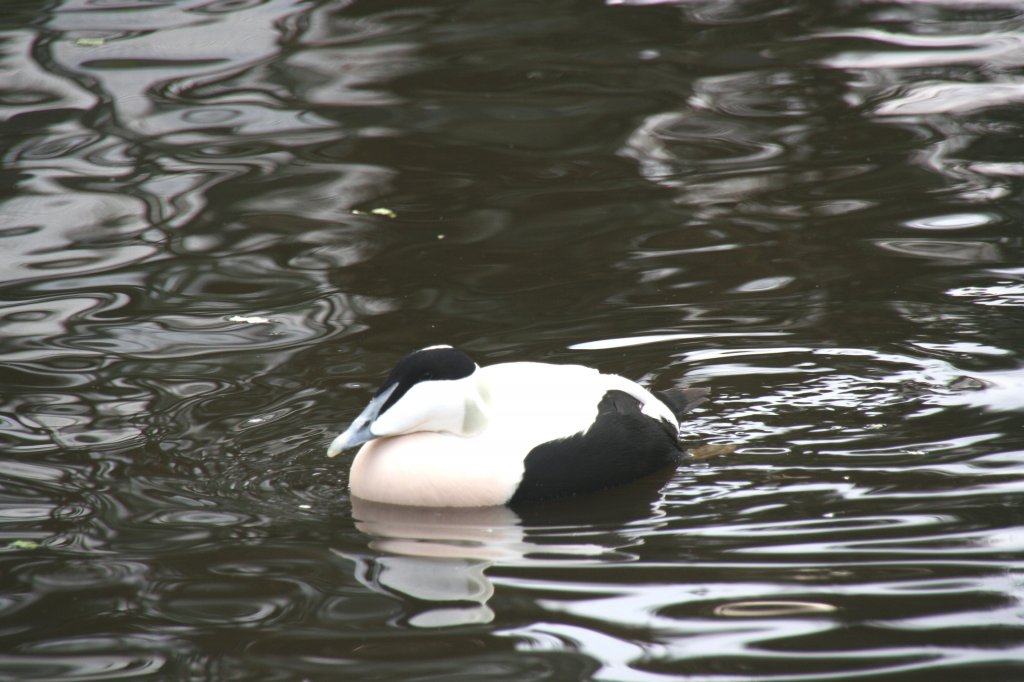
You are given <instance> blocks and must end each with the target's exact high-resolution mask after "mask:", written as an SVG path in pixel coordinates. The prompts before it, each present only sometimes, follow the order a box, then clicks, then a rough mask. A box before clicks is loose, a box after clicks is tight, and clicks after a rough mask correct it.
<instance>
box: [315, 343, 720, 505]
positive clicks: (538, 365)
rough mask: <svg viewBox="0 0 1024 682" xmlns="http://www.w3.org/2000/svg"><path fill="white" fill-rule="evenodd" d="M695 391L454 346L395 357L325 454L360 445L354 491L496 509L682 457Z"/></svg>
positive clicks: (383, 499) (592, 486)
mask: <svg viewBox="0 0 1024 682" xmlns="http://www.w3.org/2000/svg"><path fill="white" fill-rule="evenodd" d="M707 395H708V391H707V390H706V389H703V388H677V389H671V390H669V391H650V390H648V389H646V388H644V387H643V386H641V385H640V384H638V383H636V382H634V381H631V380H629V379H626V378H625V377H622V376H619V375H616V374H604V373H602V372H600V371H598V370H596V369H593V368H591V367H587V366H584V365H575V364H551V363H544V362H503V363H498V364H492V365H487V366H485V367H480V366H479V365H477V364H476V362H474V361H473V360H472V359H471V358H470V357H469V356H468V355H467V354H466V353H464V352H463V351H461V350H458V349H457V348H454V347H452V346H450V345H434V346H428V347H426V348H422V349H420V350H416V351H413V352H412V353H409V354H408V355H406V356H405V357H403V358H402V359H401V360H399V362H398V363H397V364H396V365H395V367H394V368H393V369H392V370H391V372H390V373H389V374H388V375H387V377H386V378H385V379H384V382H383V383H382V384H381V386H380V388H378V389H377V391H376V392H375V393H374V394H373V397H372V398H371V399H370V401H369V403H368V404H367V405H366V407H365V408H364V409H363V410H362V412H360V413H359V415H358V416H357V417H356V418H355V419H354V420H353V421H352V422H351V424H350V425H349V426H348V428H346V429H345V431H344V432H342V433H341V434H339V435H338V436H337V437H336V438H334V440H333V441H331V443H330V445H329V447H328V448H327V456H328V457H335V456H337V455H339V454H341V453H342V452H344V451H346V450H350V449H352V448H355V447H357V446H359V450H358V452H357V453H356V455H355V458H354V459H353V460H352V465H351V469H350V473H349V489H350V492H351V494H352V496H353V497H355V498H359V499H363V500H368V501H371V502H379V503H384V504H396V505H406V506H416V507H492V506H500V505H517V504H520V503H526V502H532V501H536V500H544V499H550V498H559V497H568V496H573V495H581V494H589V493H595V492H597V491H599V490H602V489H606V488H611V487H613V486H616V485H620V484H625V483H627V482H630V481H633V480H636V479H639V478H642V477H645V476H648V475H650V474H653V473H655V472H657V471H659V470H662V469H666V468H667V467H670V466H677V465H678V464H679V463H681V462H682V461H683V459H684V457H685V451H684V449H683V447H682V445H681V443H680V438H679V429H680V421H681V419H682V417H683V415H684V414H685V413H687V412H689V411H690V410H691V409H693V408H694V407H696V406H697V405H699V404H700V403H702V402H703V401H704V400H705V399H706V397H707Z"/></svg>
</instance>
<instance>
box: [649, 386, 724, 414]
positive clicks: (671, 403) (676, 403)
mask: <svg viewBox="0 0 1024 682" xmlns="http://www.w3.org/2000/svg"><path fill="white" fill-rule="evenodd" d="M710 393H711V391H710V390H708V389H706V388H670V389H669V390H667V391H654V395H656V396H657V397H658V398H659V399H660V400H661V401H662V402H663V403H665V404H666V405H668V407H669V409H671V410H672V413H673V414H674V415H675V416H676V417H677V418H679V419H682V418H683V415H684V414H686V413H687V412H689V411H690V410H692V409H693V408H695V407H697V406H698V405H700V404H701V403H702V402H704V401H705V400H707V399H708V394H710Z"/></svg>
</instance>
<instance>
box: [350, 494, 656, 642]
mask: <svg viewBox="0 0 1024 682" xmlns="http://www.w3.org/2000/svg"><path fill="white" fill-rule="evenodd" d="M650 483H651V482H649V481H646V480H645V481H641V482H638V484H636V485H628V486H623V487H621V488H619V489H617V490H615V491H614V492H612V493H611V494H609V495H608V497H607V499H602V500H601V502H602V504H598V501H597V500H596V499H595V500H592V501H591V500H582V501H581V503H582V504H581V505H568V506H567V505H560V506H559V505H556V504H554V503H552V504H540V505H529V509H526V510H524V513H523V514H520V513H516V512H514V511H513V510H512V509H510V508H509V507H505V506H498V507H475V508H447V509H445V508H437V507H433V508H423V507H410V506H403V505H392V504H380V503H377V502H368V501H367V500H361V499H359V498H357V497H353V498H352V516H353V518H354V519H355V526H356V528H357V529H359V530H360V531H361V532H363V533H365V534H366V535H367V536H369V537H370V541H369V543H368V545H369V548H370V549H371V550H373V552H372V553H371V554H366V553H354V552H351V550H349V551H348V552H345V553H344V555H345V556H346V557H348V558H349V559H350V560H352V561H354V562H355V563H356V566H357V569H356V577H357V578H358V579H359V580H360V582H362V583H363V584H364V585H366V586H367V587H369V588H371V589H372V590H374V591H375V592H381V593H386V594H390V595H392V596H395V597H398V598H399V599H400V600H401V601H402V602H403V604H404V606H405V609H406V610H407V612H408V614H407V615H406V617H405V620H406V621H407V622H408V623H409V624H410V625H413V626H415V627H444V626H451V625H462V624H469V623H486V622H490V621H491V620H492V619H493V618H494V612H493V611H492V610H491V608H490V606H489V605H488V602H489V600H490V599H491V597H492V596H493V595H494V584H493V583H492V581H491V579H490V578H489V577H488V576H487V575H486V571H487V569H489V568H490V567H491V566H493V565H495V564H497V565H501V566H512V565H519V566H534V567H536V566H556V567H565V566H566V565H578V564H581V563H585V564H592V563H601V564H603V563H608V562H618V561H630V560H633V559H635V557H634V556H633V555H632V554H631V553H629V552H628V551H625V548H626V547H628V546H630V545H634V544H639V543H642V542H643V535H644V534H645V533H647V532H649V531H650V530H651V527H650V526H647V527H642V526H640V525H637V519H640V518H651V503H652V493H653V490H652V488H653V485H651V484H650ZM602 498H604V496H602ZM591 502H593V503H592V504H591ZM580 508H582V509H583V510H585V512H584V513H583V514H582V515H581V514H579V513H578V512H579V510H580ZM531 512H536V519H537V523H536V524H530V523H524V520H523V518H524V515H525V516H526V517H527V518H529V515H530V513H531ZM595 518H596V519H599V522H598V526H597V527H595V525H594V519H595ZM652 522H653V523H654V524H655V525H656V524H657V522H654V521H653V519H652ZM409 598H411V600H410V599H409Z"/></svg>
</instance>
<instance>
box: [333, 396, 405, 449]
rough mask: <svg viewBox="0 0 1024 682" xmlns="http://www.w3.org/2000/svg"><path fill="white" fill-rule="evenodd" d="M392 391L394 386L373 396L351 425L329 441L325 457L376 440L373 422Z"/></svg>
mask: <svg viewBox="0 0 1024 682" xmlns="http://www.w3.org/2000/svg"><path fill="white" fill-rule="evenodd" d="M394 390H395V386H389V387H388V388H387V389H386V390H384V391H381V392H380V393H378V394H377V395H375V396H374V397H373V400H371V401H370V403H369V404H368V405H367V406H366V407H365V408H364V409H363V411H362V412H360V413H359V416H358V417H356V418H355V419H354V420H353V421H352V424H351V425H350V426H349V427H348V428H347V429H345V432H344V433H342V434H341V435H339V436H338V437H337V438H335V439H334V440H332V441H331V444H330V445H329V446H328V447H327V456H328V457H337V456H338V455H340V454H341V453H342V452H344V451H345V450H348V449H349V448H354V447H356V446H357V445H362V444H363V443H365V442H367V441H371V440H373V439H374V438H376V437H377V434H375V433H374V432H373V422H374V420H376V419H377V415H379V414H380V410H381V407H383V405H384V403H385V402H386V401H387V399H388V398H389V397H390V396H391V394H392V392H394Z"/></svg>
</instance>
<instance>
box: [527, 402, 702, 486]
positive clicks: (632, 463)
mask: <svg viewBox="0 0 1024 682" xmlns="http://www.w3.org/2000/svg"><path fill="white" fill-rule="evenodd" d="M682 455H683V451H682V447H681V446H680V445H679V440H678V435H677V429H676V426H675V425H674V424H668V423H667V422H665V421H662V420H659V419H653V418H651V417H648V416H647V415H645V414H643V413H642V412H641V411H640V402H639V401H638V400H637V399H636V398H634V397H633V396H631V395H629V394H628V393H624V392H622V391H608V392H607V393H605V394H604V397H603V398H602V399H601V402H600V404H598V406H597V419H596V420H595V422H594V424H593V425H592V426H591V427H590V428H589V429H587V431H585V432H584V433H580V434H576V435H574V436H570V437H568V438H563V439H561V440H557V441H552V442H550V443H544V444H542V445H538V446H537V447H535V448H534V449H533V450H531V451H530V453H529V454H528V455H527V456H526V460H525V462H524V465H525V467H524V471H523V480H522V481H521V482H520V483H519V487H518V488H516V492H515V494H514V495H513V496H512V499H511V500H509V502H510V503H511V504H516V503H518V502H528V501H531V500H541V499H545V498H550V497H561V496H567V495H576V494H579V493H588V492H593V491H595V490H601V489H603V488H609V487H611V486H614V485H619V484H622V483H626V482H628V481H632V480H634V479H637V478H640V477H642V476H646V475H648V474H651V473H654V472H655V471H658V470H659V469H662V468H664V467H667V466H669V465H675V464H678V463H679V462H680V461H681V459H682Z"/></svg>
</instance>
